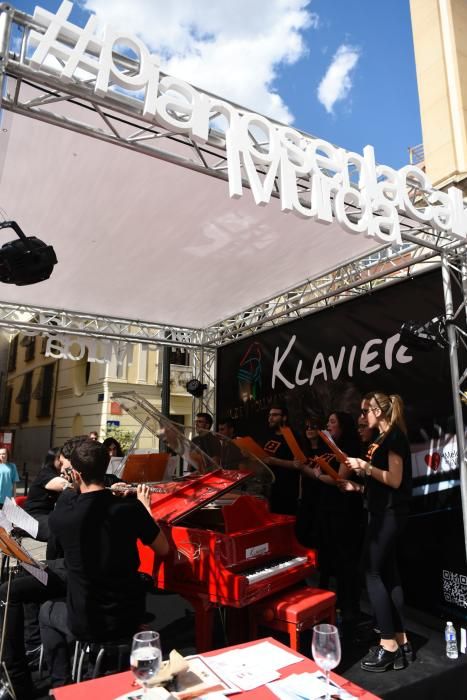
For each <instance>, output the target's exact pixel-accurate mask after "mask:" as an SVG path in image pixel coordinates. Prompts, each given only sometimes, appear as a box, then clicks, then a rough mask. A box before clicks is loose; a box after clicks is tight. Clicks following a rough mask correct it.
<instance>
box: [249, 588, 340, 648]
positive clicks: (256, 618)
mask: <svg viewBox="0 0 467 700" xmlns="http://www.w3.org/2000/svg"><path fill="white" fill-rule="evenodd" d="M249 615H250V639H257V637H258V627H259V626H261V627H269V628H271V629H274V630H279V631H280V632H287V633H288V635H289V637H290V648H291V649H295V651H298V650H299V641H300V639H299V635H300V632H303V630H306V629H310V627H313V625H316V624H318V623H319V622H329V623H331V624H334V623H335V621H336V594H335V593H333V592H332V591H325V590H323V589H322V588H310V587H306V588H293V589H292V590H290V589H289V590H287V591H283V592H282V593H279V594H278V595H274V596H271V597H270V598H265V599H264V600H261V601H260V602H259V603H254V604H253V605H251V606H250V608H249Z"/></svg>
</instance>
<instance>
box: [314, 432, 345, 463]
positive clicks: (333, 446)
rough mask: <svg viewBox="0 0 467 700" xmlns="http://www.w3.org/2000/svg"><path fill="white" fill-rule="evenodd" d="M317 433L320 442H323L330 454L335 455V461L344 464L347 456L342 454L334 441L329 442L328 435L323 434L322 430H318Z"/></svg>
mask: <svg viewBox="0 0 467 700" xmlns="http://www.w3.org/2000/svg"><path fill="white" fill-rule="evenodd" d="M318 433H319V436H320V438H321V439H322V440H324V442H325V443H326V445H327V446H328V447H329V449H330V450H331V452H332V453H333V454H334V455H335V457H336V458H337V461H338V462H341V463H342V464H344V463H345V462H346V460H347V455H346V454H345V452H342V450H341V449H340V448H339V447H337V445H336V443H335V442H334V440H331V439H330V438H329V437H328V435H327V434H326V433H324V432H323V431H322V430H318Z"/></svg>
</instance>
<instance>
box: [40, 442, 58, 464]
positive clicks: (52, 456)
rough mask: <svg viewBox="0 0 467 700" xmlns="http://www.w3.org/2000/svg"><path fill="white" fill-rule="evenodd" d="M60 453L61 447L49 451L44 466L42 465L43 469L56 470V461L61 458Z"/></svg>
mask: <svg viewBox="0 0 467 700" xmlns="http://www.w3.org/2000/svg"><path fill="white" fill-rule="evenodd" d="M60 452H61V449H60V447H55V448H52V449H51V450H47V454H46V455H45V458H44V464H43V465H42V467H43V468H44V467H53V468H54V469H55V460H56V459H57V458H58V457H60Z"/></svg>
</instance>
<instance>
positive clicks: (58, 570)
mask: <svg viewBox="0 0 467 700" xmlns="http://www.w3.org/2000/svg"><path fill="white" fill-rule="evenodd" d="M47 564H48V568H47V572H48V581H47V585H45V586H44V585H43V584H42V583H41V582H40V581H38V580H37V579H36V578H34V577H33V576H31V574H29V573H27V572H25V571H21V572H20V573H19V574H17V575H16V576H14V577H13V578H12V580H11V587H10V599H9V604H8V614H7V615H6V616H5V608H3V606H2V608H1V616H2V618H3V620H2V623H3V624H5V625H6V634H5V645H4V648H3V660H4V662H5V665H6V667H7V670H8V674H9V676H10V679H11V682H12V684H13V687H14V689H15V693H16V697H17V699H18V700H23V699H24V700H30V698H31V689H32V682H31V674H30V671H29V668H28V665H27V662H26V658H25V644H24V623H25V616H24V605H25V604H28V603H36V604H40V603H43V602H44V601H46V600H49V599H50V598H57V597H60V596H63V595H65V592H66V583H65V578H66V575H65V569H64V565H63V560H57V561H53V562H47ZM7 588H8V583H4V584H2V585H1V586H0V600H1V601H3V602H5V601H6V598H7Z"/></svg>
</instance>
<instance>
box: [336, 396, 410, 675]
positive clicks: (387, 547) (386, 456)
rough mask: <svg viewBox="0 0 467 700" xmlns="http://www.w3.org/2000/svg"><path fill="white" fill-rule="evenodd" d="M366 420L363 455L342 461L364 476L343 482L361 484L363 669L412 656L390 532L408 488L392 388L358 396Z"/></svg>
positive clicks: (351, 487)
mask: <svg viewBox="0 0 467 700" xmlns="http://www.w3.org/2000/svg"><path fill="white" fill-rule="evenodd" d="M362 413H364V414H365V415H366V417H367V419H368V426H369V427H370V428H375V429H377V431H378V433H377V437H376V439H375V440H374V441H373V443H372V444H371V445H370V447H369V448H368V453H367V456H366V459H360V458H359V457H349V459H348V460H347V466H348V467H350V469H352V471H353V472H354V473H355V474H357V475H360V476H363V477H364V479H365V483H364V485H359V484H355V483H353V482H348V481H346V482H343V484H342V487H343V488H344V489H345V490H347V491H357V490H361V491H362V492H363V493H364V497H365V505H366V508H367V511H368V525H367V531H366V536H365V543H364V547H363V563H364V567H365V576H366V585H367V588H368V596H369V599H370V603H371V605H372V607H373V611H374V615H375V617H376V621H377V626H378V629H379V630H380V631H381V639H380V643H379V645H378V646H376V647H372V648H371V649H370V651H369V653H368V654H367V655H366V656H365V658H364V659H362V662H361V667H362V668H363V669H364V670H365V671H373V672H380V671H386V670H387V669H389V668H394V669H395V670H400V669H402V668H404V666H405V665H406V661H411V660H412V659H413V651H412V647H411V645H410V643H409V642H408V641H407V637H406V634H405V627H404V621H403V616H402V608H403V591H402V586H401V581H400V576H399V571H398V567H397V560H396V538H397V536H398V535H399V534H400V533H401V532H402V530H403V528H404V527H405V524H406V522H407V517H408V512H409V501H410V498H411V493H412V485H411V478H412V466H411V457H410V445H409V441H408V439H407V431H406V427H405V420H404V405H403V402H402V399H401V397H400V396H398V395H397V394H393V395H390V396H388V395H387V394H384V393H383V392H378V391H375V392H371V393H370V394H368V395H367V396H366V398H365V401H364V402H362Z"/></svg>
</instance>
